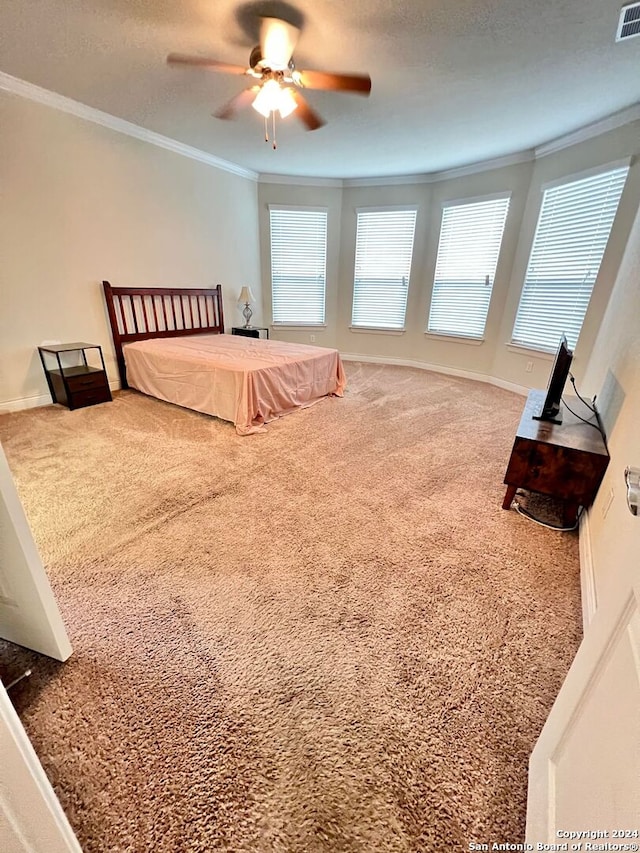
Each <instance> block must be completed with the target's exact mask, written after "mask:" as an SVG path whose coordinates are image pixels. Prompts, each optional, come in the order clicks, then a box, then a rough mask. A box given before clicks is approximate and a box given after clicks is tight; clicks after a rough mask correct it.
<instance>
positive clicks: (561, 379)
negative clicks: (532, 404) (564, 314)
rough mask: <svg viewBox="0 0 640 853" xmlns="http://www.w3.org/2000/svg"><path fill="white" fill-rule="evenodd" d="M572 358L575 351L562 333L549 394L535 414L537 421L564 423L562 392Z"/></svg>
mask: <svg viewBox="0 0 640 853" xmlns="http://www.w3.org/2000/svg"><path fill="white" fill-rule="evenodd" d="M572 360H573V352H572V351H571V350H570V349H569V344H568V343H567V337H566V335H562V337H561V338H560V343H559V344H558V351H557V352H556V357H555V359H554V362H553V368H552V370H551V376H550V377H549V385H548V386H547V395H546V397H545V399H544V403H543V404H542V408H541V410H540V411H539V412H538V413H537V414H536V415H534V416H533V417H534V419H535V420H536V421H550V422H551V423H554V424H561V423H562V392H563V391H564V386H565V384H566V381H567V377H568V376H569V369H570V368H571V362H572Z"/></svg>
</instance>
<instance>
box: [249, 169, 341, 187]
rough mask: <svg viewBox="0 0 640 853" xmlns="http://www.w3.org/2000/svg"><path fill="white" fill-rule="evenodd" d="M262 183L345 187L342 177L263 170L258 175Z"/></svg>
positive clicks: (259, 181)
mask: <svg viewBox="0 0 640 853" xmlns="http://www.w3.org/2000/svg"><path fill="white" fill-rule="evenodd" d="M258 183H260V184H289V185H294V186H296V187H343V186H344V181H343V180H342V178H306V177H304V176H302V175H299V176H296V175H272V174H270V173H267V172H263V173H261V174H260V175H259V176H258Z"/></svg>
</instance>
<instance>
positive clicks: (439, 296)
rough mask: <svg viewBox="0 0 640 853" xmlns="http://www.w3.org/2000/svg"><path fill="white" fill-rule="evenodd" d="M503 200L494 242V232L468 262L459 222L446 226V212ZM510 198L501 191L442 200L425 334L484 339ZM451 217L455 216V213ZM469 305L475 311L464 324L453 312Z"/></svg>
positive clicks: (497, 210) (497, 211)
mask: <svg viewBox="0 0 640 853" xmlns="http://www.w3.org/2000/svg"><path fill="white" fill-rule="evenodd" d="M502 201H504V202H506V204H505V205H504V209H503V210H499V209H497V207H496V211H495V213H494V214H493V215H494V216H495V215H500V216H501V217H502V227H501V230H500V234H499V239H498V241H497V244H496V242H495V238H496V237H497V236H498V235H497V234H496V235H495V236H494V241H493V244H492V245H491V246H488V247H487V246H486V244H485V248H484V250H483V254H484V255H485V256H484V257H482V258H479V257H477V255H478V252H477V251H476V252H475V253H474V255H472V256H471V264H470V263H469V260H468V259H467V258H466V257H464V255H465V247H464V244H463V242H462V241H463V239H464V237H465V235H464V231H460V225H459V224H457V223H455V220H454V222H453V223H452V225H451V227H449V226H448V224H447V223H446V221H445V217H446V214H447V211H449V210H454V209H456V210H459V209H460V208H469V207H471V206H474V205H481V204H490V203H492V202H502ZM510 201H511V192H510V191H504V192H499V193H491V194H490V195H484V196H474V197H472V198H463V199H451V200H447V201H443V202H442V203H441V211H442V212H441V216H440V236H439V240H438V252H437V257H436V266H435V270H434V275H433V288H432V291H431V300H430V305H429V313H428V315H427V328H426V334H427V335H429V336H433V337H436V338H444V339H448V338H455V339H457V340H462V341H464V342H469V343H471V342H477V343H482V341H483V340H484V332H485V328H486V324H487V317H488V314H489V308H490V304H491V296H492V293H493V285H494V282H495V277H496V271H497V268H498V263H499V259H500V253H501V252H502V245H503V241H504V232H505V229H506V224H507V218H508V215H509V206H510ZM453 216H454V217H455V213H454V214H453ZM470 224H473V223H472V222H467V227H468V226H469V225H470ZM445 240H446V241H447V242H446V243H445ZM454 270H455V272H456V274H457V275H456V277H455V278H453V277H452V272H453V271H454ZM461 270H464V281H463V280H462V278H461V276H460V275H459V273H460V271H461ZM459 285H462V287H460V286H459ZM470 305H475V307H476V309H477V310H476V311H475V313H474V314H473V316H470V317H469V319H470V320H472V322H467V324H466V325H464V323H463V322H460V321H458V319H457V317H456V314H457V313H458V312H459V310H461V309H464V310H465V311H468V310H469V307H470ZM447 322H448V328H447Z"/></svg>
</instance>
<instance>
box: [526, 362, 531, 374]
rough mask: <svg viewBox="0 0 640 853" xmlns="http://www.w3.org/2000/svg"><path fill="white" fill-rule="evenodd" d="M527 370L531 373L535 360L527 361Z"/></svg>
mask: <svg viewBox="0 0 640 853" xmlns="http://www.w3.org/2000/svg"><path fill="white" fill-rule="evenodd" d="M525 370H526V371H527V373H531V371H532V370H533V362H532V361H528V362H527V366H526V367H525Z"/></svg>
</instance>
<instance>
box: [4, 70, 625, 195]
mask: <svg viewBox="0 0 640 853" xmlns="http://www.w3.org/2000/svg"><path fill="white" fill-rule="evenodd" d="M0 91H5V92H8V93H10V94H13V95H17V96H19V97H22V98H27V99H28V100H31V101H35V102H36V103H39V104H43V105H45V106H48V107H52V108H53V109H56V110H60V111H61V112H66V113H69V114H70V115H74V116H77V117H78V118H82V119H85V120H86V121H90V122H93V123H94V124H99V125H101V126H102V127H106V128H108V129H109V130H113V131H115V132H116V133H123V134H125V135H126V136H130V137H133V138H134V139H138V140H140V141H142V142H148V143H149V144H150V145H156V146H157V147H159V148H164V149H165V150H167V151H172V152H173V153H174V154H180V155H181V156H183V157H188V158H190V159H191V160H197V161H198V162H200V163H205V164H206V165H207V166H212V167H213V168H215V169H220V170H221V171H224V172H229V173H231V174H233V175H238V176H239V177H241V178H247V179H249V180H252V181H257V182H258V183H261V184H285V185H293V186H309V187H338V188H341V187H380V186H402V185H408V184H411V185H415V184H434V183H438V182H440V181H449V180H454V179H455V178H462V177H466V176H467V175H475V174H478V173H480V172H489V171H492V170H494V169H502V168H505V167H506V166H513V165H517V164H520V163H529V162H532V161H535V160H538V159H540V158H541V157H546V156H547V155H548V154H553V153H554V152H556V151H561V150H562V149H564V148H570V147H571V146H572V145H577V144H578V143H580V142H585V141H586V140H588V139H593V138H594V137H596V136H600V135H601V134H603V133H607V132H609V131H610V130H615V129H616V128H618V127H622V126H623V125H626V124H630V123H631V122H634V121H638V120H640V103H639V104H633V105H632V106H630V107H627V108H625V109H624V110H620V111H619V112H617V113H614V114H613V115H610V116H607V117H606V118H604V119H601V120H600V121H597V122H594V123H592V124H590V125H587V126H586V127H583V128H580V129H579V130H576V131H573V132H571V133H568V134H565V135H564V136H559V137H557V138H556V139H553V140H550V141H549V142H546V143H544V144H543V145H539V146H538V147H536V148H534V149H528V150H525V151H520V152H517V153H515V154H507V155H505V156H504V157H497V158H495V159H493V160H485V161H483V162H481V163H472V164H469V165H467V166H459V167H456V168H454V169H445V170H443V171H440V172H429V173H424V174H418V175H390V176H386V177H370V178H344V179H343V178H322V177H306V176H295V175H275V174H268V173H263V174H258V173H257V172H254V171H252V170H251V169H246V168H244V167H243V166H238V165H237V164H236V163H231V162H230V161H228V160H223V159H222V158H220V157H216V156H215V155H213V154H209V153H208V152H206V151H202V150H201V149H199V148H193V147H192V146H190V145H186V144H185V143H183V142H178V141H177V140H176V139H171V138H170V137H168V136H163V135H162V134H160V133H156V132H155V131H152V130H147V129H146V128H144V127H140V126H139V125H137V124H133V123H132V122H129V121H125V120H124V119H121V118H118V117H116V116H113V115H111V114H110V113H105V112H102V110H98V109H95V108H94V107H89V106H87V105H86V104H82V103H80V102H79V101H74V100H72V99H71V98H67V97H65V96H64V95H59V94H57V93H56V92H51V91H49V90H48V89H43V88H42V87H40V86H36V85H35V84H34V83H28V82H27V81H26V80H20V79H19V78H18V77H12V76H11V75H10V74H6V73H5V72H3V71H0Z"/></svg>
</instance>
